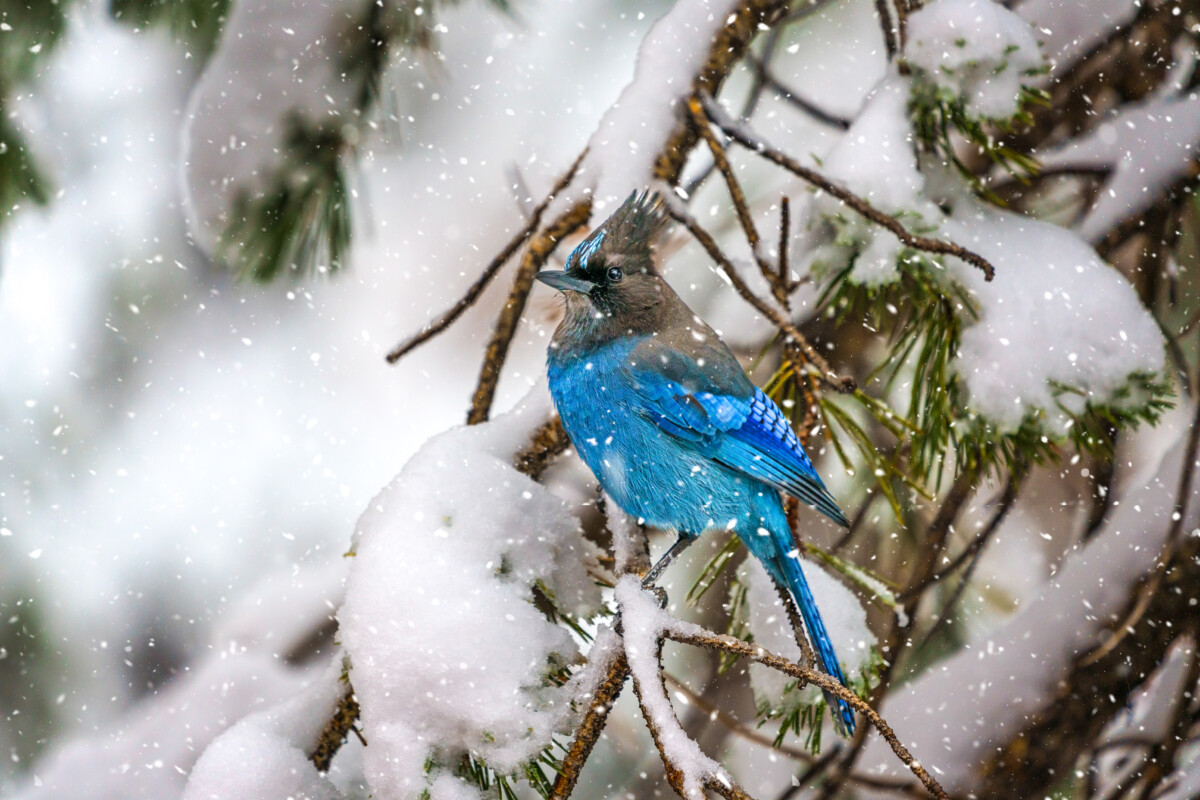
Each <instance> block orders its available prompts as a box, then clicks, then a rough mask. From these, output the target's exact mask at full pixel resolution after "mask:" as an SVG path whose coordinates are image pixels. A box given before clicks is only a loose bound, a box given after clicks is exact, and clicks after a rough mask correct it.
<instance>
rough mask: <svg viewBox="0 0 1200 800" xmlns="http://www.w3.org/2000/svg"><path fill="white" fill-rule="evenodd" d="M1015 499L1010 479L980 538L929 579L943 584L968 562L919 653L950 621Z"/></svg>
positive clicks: (920, 646)
mask: <svg viewBox="0 0 1200 800" xmlns="http://www.w3.org/2000/svg"><path fill="white" fill-rule="evenodd" d="M1016 499H1017V482H1016V481H1015V480H1014V479H1013V478H1009V480H1008V484H1007V485H1006V486H1005V487H1004V494H1003V495H1002V496H1001V498H1000V508H999V509H997V510H996V513H995V514H994V515H992V518H991V520H990V521H989V522H988V524H987V527H985V528H984V529H983V531H982V532H981V533H980V534H979V536H976V537H975V539H974V540H973V541H972V542H971V544H970V545H968V546H967V548H966V549H965V550H963V552H962V553H960V554H959V555H958V557H957V558H955V559H954V561H952V562H951V563H950V564H948V565H947V566H946V567H944V568H943V569H941V570H938V572H936V573H934V574H933V576H932V577H931V578H930V581H929V583H930V585H933V584H935V583H937V582H938V581H940V580H942V579H943V578H944V577H945V576H946V575H949V574H950V573H952V572H953V571H954V570H955V569H957V568H958V566H959V565H960V564H962V563H964V562H966V561H967V559H970V561H969V563H967V568H966V570H965V571H964V572H963V576H962V579H961V580H959V582H958V585H957V586H955V587H954V591H953V592H952V593H951V595H950V599H949V600H947V601H946V604H945V605H944V606H942V610H941V612H940V613H939V614H938V618H937V621H935V622H934V623H933V627H931V628H930V629H929V632H928V633H926V634H925V636H924V638H923V639H922V640H921V644H920V645H919V647H918V649H921V648H923V647H925V646H926V645H927V644H929V642H930V641H931V640H932V639H933V637H934V636H935V635H936V634H937V632H938V631H940V630H941V629H942V628H943V627H945V626H946V624H947V623H948V621H949V620H950V619H952V618H953V616H954V607H955V606H956V605H958V601H959V600H961V599H962V596H963V594H964V593H965V592H966V590H967V587H968V586H970V584H971V577H972V576H973V575H974V574H975V567H977V566H978V565H979V560H980V556H982V555H983V548H984V547H986V546H987V543H988V541H989V540H990V539H991V537H992V534H994V533H995V532H996V531H997V530H998V529H999V528H1000V523H1002V522H1003V521H1004V518H1005V517H1006V516H1008V512H1009V510H1010V509H1011V508H1012V507H1013V504H1014V503H1015V501H1016Z"/></svg>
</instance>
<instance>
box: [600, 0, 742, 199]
mask: <svg viewBox="0 0 1200 800" xmlns="http://www.w3.org/2000/svg"><path fill="white" fill-rule="evenodd" d="M739 5H740V3H739V2H738V0H679V2H676V3H675V4H674V5H673V6H672V7H671V9H670V10H669V11H668V12H667V13H666V14H664V15H663V16H662V18H661V19H659V20H658V21H657V22H656V23H654V26H653V27H652V28H651V29H650V32H649V33H648V34H646V38H645V39H644V40H643V41H642V45H641V47H640V49H639V50H638V56H637V67H636V69H635V72H634V76H633V80H632V81H631V82H630V83H629V85H628V86H626V87H625V89H624V91H622V92H621V96H620V97H619V98H618V99H617V101H616V102H615V103H614V104H613V105H612V106H610V107H609V109H608V111H606V112H605V114H604V117H603V118H602V119H601V120H600V125H599V127H598V128H597V129H596V132H595V133H594V134H592V137H591V139H590V140H589V141H588V154H587V157H586V158H585V160H584V163H583V165H582V166H581V170H580V173H581V175H582V176H584V177H585V178H586V179H588V180H591V181H594V182H595V184H594V189H593V196H594V198H595V201H596V211H597V212H598V214H597V216H600V217H603V216H607V214H605V213H604V210H605V208H608V207H609V204H611V203H614V202H615V203H619V202H620V201H622V200H624V199H625V198H626V197H628V196H629V193H630V192H631V191H633V190H634V189H639V188H642V187H645V186H647V185H648V184H649V183H650V181H651V179H652V177H653V172H654V162H655V160H656V159H657V158H658V154H659V153H660V152H661V151H662V146H663V144H665V143H666V141H667V139H668V138H670V135H671V132H672V131H673V130H674V129H675V126H676V125H677V124H679V122H680V121H681V120H682V119H683V118H684V116H685V115H686V114H687V110H686V109H685V108H684V106H683V100H684V99H685V98H686V97H687V95H688V94H689V93H690V92H691V90H692V80H693V79H694V78H695V76H696V74H697V73H698V72H699V71H700V68H701V67H703V66H704V62H705V61H707V59H708V55H709V49H710V48H711V47H712V42H713V38H714V37H715V36H716V34H717V32H718V31H720V30H721V28H723V27H724V26H725V24H726V21H727V20H728V18H729V16H730V14H731V13H733V12H734V11H735V10H736V9H737V8H738V7H739Z"/></svg>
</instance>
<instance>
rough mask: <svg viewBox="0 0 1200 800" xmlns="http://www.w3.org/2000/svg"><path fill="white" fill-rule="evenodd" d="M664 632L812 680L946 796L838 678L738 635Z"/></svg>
mask: <svg viewBox="0 0 1200 800" xmlns="http://www.w3.org/2000/svg"><path fill="white" fill-rule="evenodd" d="M663 635H664V636H665V637H666V638H668V639H670V640H672V641H675V642H679V643H680V644H690V645H693V646H695V647H703V648H705V649H707V650H717V651H721V652H725V653H731V654H733V655H738V656H742V657H743V658H748V659H750V660H751V661H754V662H755V663H758V664H762V665H763V666H765V667H770V668H771V669H774V670H776V671H778V672H782V673H784V674H785V675H790V676H792V677H793V678H797V679H798V680H802V681H804V682H806V683H811V684H813V685H815V686H817V687H818V688H820V689H821V690H823V691H826V692H829V693H830V694H834V695H837V696H838V697H839V698H841V699H842V700H845V701H846V702H847V703H849V704H850V705H851V706H852V707H853V708H854V709H855V710H856V711H858V712H859V713H861V714H862V715H863V716H864V717H866V718H867V720H868V721H870V723H871V725H872V726H873V727H874V728H875V730H877V731H879V735H880V736H882V737H883V739H884V741H886V742H887V743H888V746H889V747H891V748H892V752H894V753H895V754H896V757H897V758H899V759H900V761H901V762H903V763H904V765H905V766H906V767H908V768H909V770H910V771H911V772H912V773H913V775H916V776H917V779H918V780H919V781H921V783H922V784H924V785H925V788H926V789H928V790H929V792H930V794H932V795H933V796H934V797H936V798H938V800H949V798H948V796H947V795H946V792H945V790H943V789H942V787H941V785H940V784H938V782H937V781H936V780H934V778H933V776H932V775H930V774H929V772H928V771H926V769H925V768H924V767H923V766H921V764H920V763H919V762H918V761H917V760H916V759H915V758H913V756H912V753H910V752H908V748H906V747H905V746H904V745H903V744H902V743H901V742H900V740H899V738H897V736H896V734H895V732H894V731H893V730H892V728H891V726H889V725H888V724H887V722H886V721H885V720H884V719H883V717H881V716H879V713H878V712H876V711H875V709H873V708H871V706H869V705H867V703H866V701H864V700H863V699H862V698H861V697H859V696H858V695H856V694H855V693H854V692H852V691H850V690H849V689H847V688H846V687H845V686H843V685H842V684H841V682H840V681H838V680H836V679H834V678H831V677H829V676H828V675H826V674H825V673H823V672H817V671H816V670H812V669H807V668H805V667H803V666H801V665H799V664H796V663H794V662H792V661H788V660H787V659H786V658H780V657H779V656H777V655H774V654H773V653H769V652H767V651H766V650H764V649H763V648H761V647H758V646H757V645H753V644H749V643H747V642H743V641H742V640H741V639H735V638H733V637H732V636H723V635H721V634H716V633H709V632H707V631H697V630H694V629H692V628H691V627H690V626H689V627H686V628H685V627H683V626H680V627H679V628H669V629H667V630H665V631H663Z"/></svg>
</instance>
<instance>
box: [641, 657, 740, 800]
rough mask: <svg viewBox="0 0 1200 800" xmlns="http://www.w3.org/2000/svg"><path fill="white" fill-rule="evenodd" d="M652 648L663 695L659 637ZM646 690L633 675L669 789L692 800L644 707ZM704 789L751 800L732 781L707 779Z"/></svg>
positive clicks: (730, 798) (731, 799) (738, 798)
mask: <svg viewBox="0 0 1200 800" xmlns="http://www.w3.org/2000/svg"><path fill="white" fill-rule="evenodd" d="M654 648H655V649H654V658H655V661H657V662H658V664H659V669H658V671H657V675H658V680H659V686H658V690H659V691H660V692H662V694H664V695H665V694H666V691H667V687H666V682H665V678H664V676H663V670H662V651H663V639H662V637H661V636H659V637H657V638H656V639H655V641H654ZM646 689H647V687H645V686H643V685H642V684H641V681H639V680H638V679H637V676H636V675H635V676H634V677H633V693H634V694H635V695H636V696H637V701H638V708H640V709H641V712H642V719H643V720H645V722H646V729H647V730H649V731H650V738H651V739H652V740H653V741H654V747H655V749H657V750H658V755H659V757H660V758H661V759H662V763H663V771H664V772H665V773H666V776H667V783H668V784H670V785H671V788H672V789H674V790H675V793H676V794H677V795H679V796H680V797H681V798H684V800H692V798H689V797H688V794H687V791H686V790H685V788H684V774H683V770H682V769H680V768H679V766H678V765H677V764H675V763H674V762H673V761H672V760H671V757H670V756H669V755H668V754H667V748H666V745H665V744H664V742H663V737H662V731H660V730H659V728H658V725H657V723H655V721H654V715H653V714H652V713H651V712H650V709H649V708H647V707H646V700H645V693H646ZM704 788H706V789H709V790H711V791H714V792H717V793H718V794H720V795H721V796H722V797H725V798H728V800H751V798H750V796H749V795H748V794H746V792H745V790H743V789H742V788H741V787H740V786H738V785H737V784H735V783H733V782H732V781H731V782H730V784H729V785H725V784H724V783H723V782H721V781H717V780H713V779H711V778H707V779H706V780H705V781H704Z"/></svg>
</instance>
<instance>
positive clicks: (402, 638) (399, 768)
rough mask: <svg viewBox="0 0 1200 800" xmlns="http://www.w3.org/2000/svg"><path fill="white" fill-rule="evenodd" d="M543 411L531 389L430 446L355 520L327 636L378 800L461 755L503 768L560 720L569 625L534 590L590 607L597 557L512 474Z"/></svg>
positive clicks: (524, 755)
mask: <svg viewBox="0 0 1200 800" xmlns="http://www.w3.org/2000/svg"><path fill="white" fill-rule="evenodd" d="M548 415H549V394H548V392H547V390H546V387H545V385H544V383H542V384H539V385H538V386H537V387H536V388H535V389H533V390H532V391H531V394H530V397H529V398H528V399H527V401H526V402H525V403H523V404H522V405H521V406H520V407H518V408H517V409H516V410H514V411H512V412H510V413H508V414H506V415H504V416H502V417H498V418H496V419H495V420H493V421H491V422H489V423H485V424H483V425H478V426H475V427H470V428H458V429H454V430H451V431H449V432H447V433H444V434H442V435H440V436H436V437H434V438H433V439H431V440H430V441H429V442H428V443H426V444H425V446H424V447H422V448H421V450H420V451H419V452H418V453H417V455H415V456H414V457H413V458H412V459H411V460H410V461H409V462H408V464H407V465H406V466H405V467H404V469H403V470H402V471H401V473H400V475H399V476H397V478H396V479H395V480H394V481H393V482H392V483H391V485H389V486H388V487H387V488H386V489H384V490H383V491H382V492H381V493H380V494H379V495H378V496H377V497H376V498H375V499H374V500H373V501H372V502H371V504H370V507H369V508H368V509H367V511H366V512H365V513H364V514H363V516H362V518H361V519H360V521H359V524H358V529H357V532H356V535H357V537H358V542H357V545H356V547H355V553H356V555H355V556H354V558H353V564H352V565H351V570H350V576H349V580H348V584H347V590H346V602H345V605H344V606H343V608H342V610H341V612H340V613H339V615H338V619H339V622H340V623H341V629H340V638H341V641H342V643H343V644H344V645H345V647H346V651H347V653H348V654H349V657H350V661H351V664H352V670H351V680H352V682H353V684H354V688H355V692H356V693H357V695H358V698H359V702H360V703H361V706H362V722H363V727H364V730H365V735H366V737H367V741H368V742H370V747H368V748H366V750H365V751H364V756H363V766H364V770H365V773H366V777H367V780H368V782H369V783H370V785H371V787H372V790H373V792H374V793H375V794H376V795H378V796H385V797H391V796H416V795H417V794H419V793H420V792H421V791H422V790H423V788H425V787H426V786H427V783H428V781H429V780H431V779H433V778H436V777H437V773H438V770H437V769H436V768H435V769H434V770H433V771H432V774H428V773H427V771H426V762H427V760H429V759H431V758H432V759H433V760H434V761H435V762H436V763H437V764H440V765H447V766H449V765H452V764H454V763H456V761H457V758H458V756H459V755H461V754H464V753H468V752H469V753H471V754H472V755H474V756H475V757H477V758H481V759H482V760H483V761H485V762H486V763H487V764H489V765H490V766H491V767H493V768H494V769H496V770H497V771H498V772H500V773H502V774H507V773H511V772H512V771H514V770H516V769H517V768H518V767H520V765H521V764H522V763H523V762H525V761H527V760H529V759H531V758H533V757H535V756H536V755H537V754H538V753H539V752H540V751H541V750H542V749H543V748H544V747H546V746H547V745H548V744H549V743H550V737H551V736H552V735H554V734H562V733H565V732H566V727H565V726H566V724H567V723H568V721H569V720H570V719H571V718H572V701H573V700H574V699H575V694H574V692H575V688H576V686H575V684H574V683H568V684H567V685H566V686H563V687H556V686H554V685H553V684H552V683H551V682H550V681H548V679H547V677H546V676H547V673H548V671H550V670H553V669H556V668H558V667H561V666H566V665H570V664H572V663H574V662H575V661H576V660H577V659H578V658H579V648H578V647H577V645H576V643H575V641H574V640H573V639H572V637H571V636H570V634H569V633H568V632H567V630H566V629H565V628H563V627H560V626H559V625H556V624H554V623H552V622H550V621H549V620H547V619H546V617H545V616H544V615H543V614H542V613H541V612H540V611H539V610H538V609H537V608H536V607H534V605H533V604H532V602H531V591H532V590H533V588H534V587H535V586H537V587H541V588H542V590H543V591H544V592H545V593H546V594H547V595H548V596H549V597H551V598H553V599H554V601H555V603H556V605H557V606H558V607H559V608H560V609H562V610H564V611H566V612H568V613H570V614H574V615H577V616H579V617H587V616H590V615H591V614H593V613H595V612H596V611H597V610H598V608H599V602H600V596H599V591H598V589H597V587H596V586H595V585H594V583H593V580H592V578H591V576H590V574H589V572H593V571H595V570H596V569H598V562H597V556H598V551H597V549H596V548H595V546H594V545H592V544H590V543H589V542H588V541H587V540H586V539H584V538H583V536H582V534H581V531H580V527H579V522H578V521H577V520H576V518H575V517H574V516H573V515H572V514H571V513H570V509H569V508H568V507H567V506H566V504H565V503H563V502H562V501H561V500H559V499H558V498H557V497H556V496H554V495H553V494H551V493H550V492H549V491H548V490H547V489H545V488H544V487H542V486H541V485H539V484H537V483H536V482H534V481H533V480H531V479H530V478H529V477H527V476H525V475H523V474H521V473H519V472H517V471H516V469H515V468H513V466H512V463H511V462H512V458H513V455H514V454H515V453H516V452H517V451H518V450H519V449H520V448H521V447H523V446H525V445H526V444H527V443H528V441H529V436H530V433H531V432H532V430H533V429H534V428H536V426H537V425H538V424H540V423H541V422H542V421H543V420H545V419H546V418H547V417H548Z"/></svg>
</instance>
